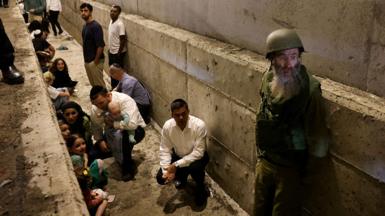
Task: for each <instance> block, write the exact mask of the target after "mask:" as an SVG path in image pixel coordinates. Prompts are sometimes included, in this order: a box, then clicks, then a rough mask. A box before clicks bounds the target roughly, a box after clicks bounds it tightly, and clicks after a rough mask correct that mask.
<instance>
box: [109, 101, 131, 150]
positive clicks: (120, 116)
mask: <svg viewBox="0 0 385 216" xmlns="http://www.w3.org/2000/svg"><path fill="white" fill-rule="evenodd" d="M106 115H109V117H110V118H111V119H112V120H114V121H119V122H122V121H123V125H126V124H128V122H129V121H130V116H129V115H128V114H127V113H125V112H122V111H121V110H120V107H119V104H118V103H116V102H113V101H111V102H110V103H109V104H108V113H106ZM127 133H128V140H129V141H130V143H133V144H135V143H136V140H135V130H127Z"/></svg>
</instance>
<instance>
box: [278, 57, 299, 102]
mask: <svg viewBox="0 0 385 216" xmlns="http://www.w3.org/2000/svg"><path fill="white" fill-rule="evenodd" d="M273 67H274V68H273V73H274V77H273V80H272V81H271V82H270V91H271V97H272V103H274V104H282V103H284V102H285V101H287V100H289V99H291V98H293V97H294V96H296V95H298V94H299V92H300V91H301V88H302V86H303V83H304V81H303V78H302V77H301V76H300V74H299V71H300V68H301V64H300V63H298V65H296V66H295V67H294V68H293V69H292V71H291V72H289V73H284V71H283V69H282V68H281V67H279V66H273Z"/></svg>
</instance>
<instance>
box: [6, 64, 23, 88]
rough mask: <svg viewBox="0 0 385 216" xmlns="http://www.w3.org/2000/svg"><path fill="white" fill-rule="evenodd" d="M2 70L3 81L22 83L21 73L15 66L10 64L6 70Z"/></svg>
mask: <svg viewBox="0 0 385 216" xmlns="http://www.w3.org/2000/svg"><path fill="white" fill-rule="evenodd" d="M2 72H3V80H4V82H5V83H7V84H10V85H13V84H21V83H24V77H23V75H21V73H20V72H19V71H18V70H17V69H16V67H15V66H10V67H9V68H8V70H3V71H2Z"/></svg>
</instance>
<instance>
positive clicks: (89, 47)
mask: <svg viewBox="0 0 385 216" xmlns="http://www.w3.org/2000/svg"><path fill="white" fill-rule="evenodd" d="M82 38H83V56H84V61H85V62H87V63H89V62H92V61H93V60H94V59H95V56H96V50H97V48H98V47H104V45H105V44H104V40H103V29H102V27H101V26H100V24H99V23H98V22H96V21H95V20H93V21H91V22H90V23H86V24H85V25H84V26H83V30H82ZM103 57H104V56H103V54H102V56H101V58H103Z"/></svg>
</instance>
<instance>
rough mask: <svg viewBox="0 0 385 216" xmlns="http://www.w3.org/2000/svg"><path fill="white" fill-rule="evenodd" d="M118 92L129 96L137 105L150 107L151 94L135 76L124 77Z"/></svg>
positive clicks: (117, 87)
mask: <svg viewBox="0 0 385 216" xmlns="http://www.w3.org/2000/svg"><path fill="white" fill-rule="evenodd" d="M116 91H117V92H121V93H124V94H127V95H129V96H130V97H132V98H133V99H134V100H135V102H136V103H137V104H140V105H150V104H151V102H150V94H149V93H148V91H147V89H145V88H144V87H143V85H142V84H141V83H140V82H139V81H138V80H137V79H136V78H135V77H133V76H130V75H128V74H124V75H123V79H122V80H120V82H119V84H118V86H116Z"/></svg>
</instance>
